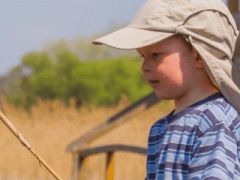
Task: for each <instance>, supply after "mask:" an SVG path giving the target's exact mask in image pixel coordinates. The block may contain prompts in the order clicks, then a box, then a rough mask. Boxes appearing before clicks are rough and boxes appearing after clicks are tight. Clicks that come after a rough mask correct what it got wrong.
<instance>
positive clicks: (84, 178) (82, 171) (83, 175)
mask: <svg viewBox="0 0 240 180" xmlns="http://www.w3.org/2000/svg"><path fill="white" fill-rule="evenodd" d="M87 167H88V161H87V157H86V156H85V157H81V158H80V162H79V179H78V180H88V172H87Z"/></svg>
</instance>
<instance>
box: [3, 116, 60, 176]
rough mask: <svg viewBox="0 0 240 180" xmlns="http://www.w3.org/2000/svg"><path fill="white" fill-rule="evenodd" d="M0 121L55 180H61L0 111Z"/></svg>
mask: <svg viewBox="0 0 240 180" xmlns="http://www.w3.org/2000/svg"><path fill="white" fill-rule="evenodd" d="M0 119H1V120H2V122H3V123H4V124H5V125H6V126H7V128H8V129H9V130H10V131H11V132H12V133H13V134H14V135H15V136H16V137H17V138H18V140H19V141H20V142H21V144H22V145H23V146H25V147H26V148H27V149H28V150H29V151H30V152H31V153H32V154H33V155H34V156H35V157H36V158H37V159H38V161H39V162H40V163H41V164H42V165H43V166H44V167H45V168H46V169H47V170H48V171H49V172H50V173H51V174H52V175H53V176H54V177H55V178H56V179H57V180H62V178H60V176H58V175H57V173H55V172H54V170H53V169H52V168H51V167H50V166H49V165H48V164H47V163H46V162H45V161H44V160H43V159H42V158H41V157H40V156H39V155H38V154H37V153H36V151H34V150H33V149H32V147H31V145H30V144H29V143H28V142H27V141H26V140H25V139H24V137H23V136H22V135H21V134H20V133H19V132H18V131H17V129H16V128H15V127H14V126H13V124H12V123H11V122H10V121H9V120H8V119H7V118H6V117H5V116H4V114H3V113H2V112H1V111H0Z"/></svg>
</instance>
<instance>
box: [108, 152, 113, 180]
mask: <svg viewBox="0 0 240 180" xmlns="http://www.w3.org/2000/svg"><path fill="white" fill-rule="evenodd" d="M106 180H114V152H108V153H107V162H106Z"/></svg>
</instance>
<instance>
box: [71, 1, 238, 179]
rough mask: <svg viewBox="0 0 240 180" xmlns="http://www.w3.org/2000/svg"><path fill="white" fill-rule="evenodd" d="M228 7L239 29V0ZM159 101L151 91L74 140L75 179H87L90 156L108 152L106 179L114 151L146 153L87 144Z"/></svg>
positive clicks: (111, 172) (111, 170)
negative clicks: (85, 170)
mask: <svg viewBox="0 0 240 180" xmlns="http://www.w3.org/2000/svg"><path fill="white" fill-rule="evenodd" d="M228 7H229V9H230V11H231V12H232V13H233V16H234V19H235V21H236V23H237V26H238V29H240V12H239V11H238V10H239V0H228ZM235 52H236V53H235V55H234V59H240V37H239V38H238V41H237V44H236V49H235ZM157 102H159V99H158V98H157V97H156V95H155V93H151V94H150V95H148V96H146V97H145V98H143V99H141V100H140V101H138V102H136V103H134V104H133V105H131V106H129V107H127V108H126V109H124V110H123V111H121V112H119V113H118V114H116V115H115V116H113V117H111V118H110V119H108V120H107V121H106V122H104V123H103V124H101V125H99V126H98V127H96V128H94V129H93V130H92V131H90V132H88V133H86V134H85V135H83V136H82V137H80V138H78V139H77V140H75V141H74V142H72V143H71V144H70V145H69V146H68V147H67V152H71V153H73V157H74V162H73V176H74V177H73V180H85V179H86V178H85V176H84V175H85V174H84V167H85V166H87V161H88V160H87V159H88V156H91V155H94V154H98V153H106V154H107V156H106V172H105V173H106V180H113V179H114V164H115V162H114V153H115V152H116V151H125V152H130V153H138V154H142V155H146V153H147V149H146V148H142V147H134V146H126V145H109V146H101V147H96V148H92V149H85V147H86V145H88V144H89V143H91V142H92V141H94V140H96V139H97V138H99V137H101V136H102V135H104V134H106V133H108V132H109V131H111V130H113V129H114V128H115V127H117V126H118V125H121V124H123V123H124V122H126V121H127V120H129V119H130V118H131V117H133V116H134V115H135V114H139V113H143V112H144V111H145V110H146V109H148V108H149V107H151V106H153V105H154V104H156V103H157Z"/></svg>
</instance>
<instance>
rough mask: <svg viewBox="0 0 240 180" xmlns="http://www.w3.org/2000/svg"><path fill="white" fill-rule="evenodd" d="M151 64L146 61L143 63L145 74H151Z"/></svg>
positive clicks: (142, 67)
mask: <svg viewBox="0 0 240 180" xmlns="http://www.w3.org/2000/svg"><path fill="white" fill-rule="evenodd" d="M151 67H152V66H151V64H150V63H149V62H148V61H146V59H144V60H143V63H142V66H141V69H142V71H143V72H151V71H152V68H151Z"/></svg>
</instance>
